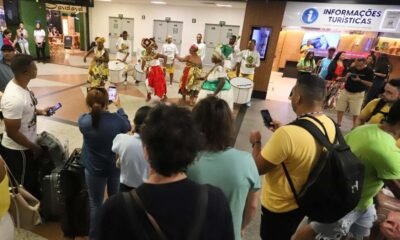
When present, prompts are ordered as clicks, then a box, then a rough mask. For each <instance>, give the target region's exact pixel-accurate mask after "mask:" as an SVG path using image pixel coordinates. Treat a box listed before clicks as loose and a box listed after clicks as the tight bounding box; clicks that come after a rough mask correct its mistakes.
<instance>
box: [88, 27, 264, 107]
mask: <svg viewBox="0 0 400 240" xmlns="http://www.w3.org/2000/svg"><path fill="white" fill-rule="evenodd" d="M202 38H203V37H202V35H201V34H198V35H197V36H196V42H195V43H193V44H192V45H191V46H190V48H189V52H188V54H187V55H186V56H184V57H181V56H179V51H178V48H177V46H176V45H175V44H174V43H173V38H172V36H167V38H166V43H165V44H163V45H162V47H161V48H160V49H159V46H158V45H157V43H156V41H155V39H154V38H143V39H142V42H141V47H142V49H139V50H138V57H137V60H138V61H137V64H139V69H141V71H142V72H144V73H145V76H146V81H145V85H146V89H147V98H146V101H150V100H151V99H152V96H155V97H157V98H158V99H160V100H162V101H164V100H166V99H167V91H168V88H167V86H172V84H173V81H174V73H175V63H176V61H179V62H183V63H185V65H186V66H185V68H184V70H183V73H182V76H181V78H180V81H179V94H181V95H182V98H181V100H180V103H181V104H188V105H190V106H194V104H195V103H196V102H198V101H199V100H200V99H202V98H204V97H205V96H207V95H209V94H212V95H215V96H218V97H220V98H223V99H225V100H226V101H227V102H228V103H229V106H230V107H231V109H233V92H232V90H231V85H230V81H229V80H231V79H234V78H237V77H240V78H245V79H248V80H250V81H254V73H255V69H256V68H257V67H259V66H260V54H259V53H258V52H257V51H256V49H255V48H256V41H255V40H250V41H249V42H248V46H247V48H246V49H244V50H242V51H241V50H240V48H239V47H238V45H237V40H238V38H237V36H235V35H232V36H231V38H230V39H229V43H228V44H220V45H218V46H217V47H216V48H215V51H214V52H213V54H212V56H208V57H210V58H211V60H212V63H213V64H214V66H213V67H212V68H211V70H209V71H208V72H206V71H204V64H203V62H204V59H205V57H206V45H205V43H204V42H202ZM104 41H105V39H104V38H102V37H96V39H95V42H94V43H93V44H92V45H91V48H90V50H89V51H88V52H87V54H86V55H85V56H84V59H83V60H84V62H86V58H87V57H88V56H90V55H91V54H94V57H93V59H92V63H91V65H90V67H89V78H88V82H89V83H90V85H91V87H106V88H107V85H109V84H107V80H108V78H109V67H108V62H109V61H110V57H109V54H108V52H107V51H106V50H105V49H104ZM116 48H117V54H116V60H117V61H120V62H122V63H124V64H125V70H124V75H125V82H124V84H127V83H126V79H127V75H128V73H130V72H133V71H138V70H137V69H135V68H134V67H132V58H131V53H132V47H131V43H130V41H129V40H128V33H127V32H126V31H123V32H122V34H121V36H120V38H119V39H118V41H117V43H116ZM168 77H169V84H167V78H168ZM136 83H137V84H138V83H139V81H136ZM187 96H189V102H188V101H187ZM247 105H248V106H251V103H250V102H248V103H247Z"/></svg>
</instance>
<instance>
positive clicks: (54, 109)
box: [47, 103, 62, 116]
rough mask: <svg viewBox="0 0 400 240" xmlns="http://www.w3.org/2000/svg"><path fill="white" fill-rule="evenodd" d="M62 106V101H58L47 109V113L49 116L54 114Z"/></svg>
mask: <svg viewBox="0 0 400 240" xmlns="http://www.w3.org/2000/svg"><path fill="white" fill-rule="evenodd" d="M61 107H62V104H61V103H57V104H56V105H54V106H52V107H51V108H50V109H49V110H48V111H47V115H49V116H51V115H53V114H54V113H56V111H57V110H58V109H60V108H61Z"/></svg>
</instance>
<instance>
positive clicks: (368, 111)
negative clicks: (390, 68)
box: [356, 79, 400, 148]
mask: <svg viewBox="0 0 400 240" xmlns="http://www.w3.org/2000/svg"><path fill="white" fill-rule="evenodd" d="M397 100H400V79H392V80H390V81H389V82H388V83H387V84H386V86H385V92H384V93H383V94H382V98H377V99H374V100H372V101H371V102H369V103H368V104H367V105H366V106H365V107H364V108H363V110H362V111H361V113H360V116H359V117H358V119H357V122H356V124H357V126H360V125H363V124H365V123H370V124H379V123H381V122H382V120H383V119H384V118H385V117H386V115H387V114H388V113H389V110H390V108H391V107H392V105H393V104H394V103H395V102H396V101H397ZM397 146H398V147H399V148H400V140H398V141H397Z"/></svg>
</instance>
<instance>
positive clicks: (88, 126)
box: [78, 88, 131, 239]
mask: <svg viewBox="0 0 400 240" xmlns="http://www.w3.org/2000/svg"><path fill="white" fill-rule="evenodd" d="M110 89H112V88H110ZM109 91H114V90H109ZM113 95H114V97H113V98H114V100H113V101H112V102H113V103H114V105H115V107H117V109H118V110H117V112H115V113H111V112H109V111H108V105H109V103H110V100H111V99H110V98H109V94H108V92H107V90H106V89H105V88H91V89H89V91H88V93H87V96H86V105H87V106H88V108H89V112H88V113H84V114H82V116H80V117H79V120H78V126H79V130H80V132H81V133H82V135H83V148H82V162H83V165H84V166H85V178H86V184H87V187H88V192H89V205H90V230H89V236H90V239H97V238H95V228H96V222H97V216H98V211H99V209H100V207H101V205H102V204H103V200H104V192H105V190H106V187H107V195H108V197H111V196H112V195H114V194H116V193H117V192H118V189H119V178H120V170H119V169H118V168H117V165H116V160H117V159H116V156H115V153H114V152H113V151H112V144H113V140H114V138H115V136H117V135H118V134H120V133H127V132H128V131H129V130H130V129H131V124H130V122H129V119H128V116H127V115H126V113H125V111H124V109H123V108H121V103H120V100H119V97H118V95H117V94H116V92H114V93H113Z"/></svg>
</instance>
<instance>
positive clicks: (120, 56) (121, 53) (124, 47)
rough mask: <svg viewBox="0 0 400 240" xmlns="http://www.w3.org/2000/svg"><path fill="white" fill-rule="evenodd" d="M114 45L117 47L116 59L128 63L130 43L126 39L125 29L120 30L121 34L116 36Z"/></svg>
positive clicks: (130, 49)
mask: <svg viewBox="0 0 400 240" xmlns="http://www.w3.org/2000/svg"><path fill="white" fill-rule="evenodd" d="M115 46H116V47H117V60H119V61H121V62H124V63H128V64H129V63H130V62H131V61H132V56H131V52H132V44H131V41H129V40H128V32H127V31H123V32H122V36H121V37H120V38H118V41H117V43H116V45H115Z"/></svg>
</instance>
